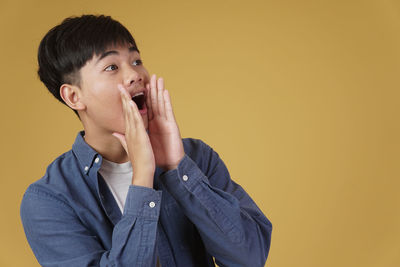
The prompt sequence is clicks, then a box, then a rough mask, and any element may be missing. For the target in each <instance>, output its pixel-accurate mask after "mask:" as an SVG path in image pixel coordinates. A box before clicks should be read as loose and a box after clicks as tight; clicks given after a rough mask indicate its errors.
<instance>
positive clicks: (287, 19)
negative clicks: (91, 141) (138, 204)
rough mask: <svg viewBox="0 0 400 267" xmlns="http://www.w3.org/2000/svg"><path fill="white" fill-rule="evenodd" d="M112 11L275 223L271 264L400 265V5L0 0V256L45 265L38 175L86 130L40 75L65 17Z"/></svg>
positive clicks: (393, 1)
mask: <svg viewBox="0 0 400 267" xmlns="http://www.w3.org/2000/svg"><path fill="white" fill-rule="evenodd" d="M84 13H95V14H102V13H104V14H107V15H111V16H112V17H113V18H115V19H116V20H118V21H120V22H121V23H122V24H124V25H125V26H126V27H127V28H128V29H129V30H130V31H131V32H132V34H133V36H134V38H135V39H136V41H137V44H138V47H139V49H140V50H141V55H142V58H143V60H144V64H145V66H146V67H147V68H148V70H149V72H150V73H156V74H157V75H159V76H161V77H164V79H165V83H166V88H167V89H169V90H170V92H171V97H172V102H173V106H174V110H175V115H176V118H177V120H178V125H179V127H180V129H181V132H182V136H183V137H194V138H200V139H202V140H203V141H205V142H206V143H208V144H209V145H211V146H212V147H213V148H214V149H215V150H216V151H217V152H218V153H219V154H220V156H221V157H222V159H223V160H224V161H225V163H226V165H227V166H228V168H229V170H230V173H231V176H232V178H233V179H234V180H235V181H237V182H238V183H240V184H241V185H242V186H243V187H244V188H245V189H246V190H247V192H248V193H249V194H250V195H251V196H252V197H253V199H254V200H255V201H256V203H257V204H258V205H259V207H260V208H261V209H262V210H263V211H264V213H265V214H266V215H267V217H268V218H269V219H270V220H271V221H272V223H273V227H274V228H273V235H272V247H271V251H270V256H269V259H268V261H267V264H266V266H273V267H286V266H296V267H297V266H304V267H314V266H315V267H317V266H318V267H320V266H328V267H329V266H332V267H333V266H335V267H336V266H363V267H370V266H371V267H372V266H379V267H380V266H383V267H391V266H400V228H399V226H400V194H399V189H400V188H399V187H400V182H399V178H400V175H399V174H400V164H399V160H400V145H399V144H400V142H399V136H400V127H399V122H400V120H399V119H400V118H399V115H400V110H399V101H400V91H399V89H400V81H399V80H400V78H399V77H400V2H399V1H397V0H359V1H356V0H340V1H338V0H331V1H322V0H315V1H307V0H305V1H297V0H292V1H288V0H286V1H285V0H281V1H204V0H202V1H155V0H154V1H150V0H147V1H133V0H129V1H99V0H97V1H82V0H79V1H76V0H69V1H54V0H52V1H16V0H13V1H11V0H6V1H4V0H1V2H0V23H1V24H0V25H1V26H0V29H1V32H0V36H1V42H0V46H1V47H0V48H1V50H0V51H1V59H2V60H1V64H0V75H1V97H0V101H1V104H0V107H1V110H0V111H1V113H0V114H1V129H2V130H1V144H0V145H1V151H2V153H1V155H0V157H1V158H0V159H1V161H0V162H1V173H2V175H1V180H0V183H1V184H0V185H1V186H0V188H1V194H0V203H1V212H2V216H1V220H0V226H1V227H0V229H1V233H0V236H1V242H0V266H38V264H37V263H36V260H35V258H34V256H33V254H32V252H31V250H30V247H29V246H28V243H27V241H26V239H25V235H24V233H23V228H22V225H21V222H20V218H19V204H20V201H21V198H22V194H23V192H24V191H25V189H26V187H27V186H28V185H29V184H30V183H32V182H34V181H35V180H37V179H39V178H41V177H42V176H43V174H44V173H45V170H46V167H47V165H48V164H50V163H51V162H52V161H53V160H54V159H55V158H56V157H57V156H58V155H60V154H61V153H63V152H65V151H67V150H69V149H70V148H71V145H72V143H73V141H74V139H75V136H76V134H77V132H78V131H79V130H81V129H82V127H81V125H80V123H79V121H78V120H77V118H76V117H75V115H74V114H73V112H72V111H70V110H69V109H68V108H67V107H66V106H64V105H62V104H60V103H58V101H57V100H56V99H54V98H53V97H52V96H51V95H50V94H49V93H48V92H47V90H46V89H45V87H44V85H43V84H41V82H40V81H39V79H38V78H37V75H36V70H37V61H36V56H37V48H38V45H39V42H40V40H41V38H42V37H43V36H44V34H45V33H46V32H47V31H48V30H49V29H50V28H51V27H53V26H55V25H56V24H59V23H60V22H61V21H62V19H64V18H65V17H68V16H71V15H81V14H84Z"/></svg>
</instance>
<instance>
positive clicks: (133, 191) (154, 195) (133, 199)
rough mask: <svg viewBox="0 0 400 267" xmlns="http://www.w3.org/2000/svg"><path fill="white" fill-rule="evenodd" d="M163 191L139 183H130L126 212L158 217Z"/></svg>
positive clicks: (127, 213)
mask: <svg viewBox="0 0 400 267" xmlns="http://www.w3.org/2000/svg"><path fill="white" fill-rule="evenodd" d="M161 195H162V191H159V190H154V189H153V188H148V187H145V186H139V185H130V186H129V189H128V195H127V196H126V202H125V206H124V214H126V215H133V216H138V217H146V218H153V219H158V216H159V215H160V207H161Z"/></svg>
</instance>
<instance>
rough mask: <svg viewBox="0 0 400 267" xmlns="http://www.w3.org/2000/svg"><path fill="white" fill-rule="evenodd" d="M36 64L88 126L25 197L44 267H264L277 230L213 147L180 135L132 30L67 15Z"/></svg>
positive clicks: (102, 19) (26, 221)
mask: <svg viewBox="0 0 400 267" xmlns="http://www.w3.org/2000/svg"><path fill="white" fill-rule="evenodd" d="M38 61H39V70H38V74H39V77H40V79H41V81H42V82H43V83H44V84H45V85H46V87H47V88H48V89H49V91H50V92H51V93H52V94H53V95H54V96H55V97H56V98H57V99H58V100H59V101H61V102H62V103H63V104H66V105H67V106H69V107H70V108H71V109H73V110H74V112H75V113H76V114H77V115H78V116H79V119H80V120H81V122H82V124H83V128H84V130H83V131H81V132H79V133H78V134H77V137H76V140H75V143H74V144H73V145H72V149H71V150H69V151H67V152H66V153H64V154H62V155H60V156H59V157H58V158H56V159H55V160H54V161H53V162H52V163H51V164H50V165H49V166H48V168H47V171H46V173H45V175H44V177H42V178H41V179H40V180H38V181H36V182H35V183H33V184H31V185H30V186H29V187H28V189H27V190H26V193H25V194H24V197H23V200H22V204H21V218H22V222H23V226H24V230H25V234H26V236H27V239H28V242H29V244H30V246H31V248H32V250H33V252H34V254H35V256H36V258H37V260H38V261H39V263H40V264H41V265H43V266H68V267H70V266H160V265H161V266H163V267H164V266H166V267H169V266H185V267H188V266H214V260H213V258H215V262H216V263H217V264H218V265H219V266H251V267H255V266H264V264H265V261H266V259H267V256H268V251H269V248H270V241H271V230H272V226H271V223H270V222H269V220H268V219H267V218H266V217H265V216H264V215H263V213H262V212H261V210H260V209H259V208H258V207H257V206H256V204H255V203H254V202H253V200H252V199H251V198H250V197H249V195H248V194H247V193H246V192H245V191H244V190H243V188H242V187H240V185H238V184H236V183H235V182H234V181H232V180H231V178H230V175H229V172H228V170H227V168H226V166H225V164H224V163H223V161H222V160H221V159H220V158H219V155H218V154H217V153H216V152H215V151H214V150H213V149H212V148H211V147H209V146H208V145H207V144H205V143H204V142H202V141H201V140H199V139H193V138H183V139H182V138H181V136H180V133H179V129H178V126H177V124H176V121H175V117H174V114H173V111H172V105H171V100H170V96H169V93H168V91H167V90H166V89H164V82H163V79H162V78H158V79H157V78H156V76H155V75H152V76H151V77H150V76H149V74H148V72H147V70H146V69H145V67H144V66H143V62H142V60H141V57H140V53H139V49H138V47H137V46H136V43H135V40H134V39H133V37H132V36H131V34H130V33H129V31H128V30H127V29H126V28H125V27H124V26H122V25H121V24H120V23H119V22H117V21H115V20H113V19H112V18H111V17H107V16H93V15H83V16H81V17H71V18H67V19H65V20H64V21H63V22H62V23H61V24H60V25H58V26H56V27H54V28H53V29H51V30H50V31H49V32H48V33H47V34H46V36H45V37H44V38H43V40H42V41H41V43H40V46H39V52H38Z"/></svg>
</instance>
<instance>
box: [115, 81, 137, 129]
mask: <svg viewBox="0 0 400 267" xmlns="http://www.w3.org/2000/svg"><path fill="white" fill-rule="evenodd" d="M118 89H119V90H120V91H121V97H122V106H123V109H124V117H125V135H127V134H129V133H130V132H131V131H134V130H135V124H134V121H133V112H132V108H131V107H130V104H129V103H130V102H133V100H132V99H130V95H129V94H128V92H127V91H126V89H125V88H124V87H123V86H122V85H120V84H119V85H118Z"/></svg>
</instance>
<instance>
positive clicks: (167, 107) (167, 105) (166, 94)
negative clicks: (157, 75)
mask: <svg viewBox="0 0 400 267" xmlns="http://www.w3.org/2000/svg"><path fill="white" fill-rule="evenodd" d="M164 102H165V115H166V117H167V120H169V121H174V120H175V116H174V112H173V110H172V105H171V97H170V95H169V91H168V90H165V91H164Z"/></svg>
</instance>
